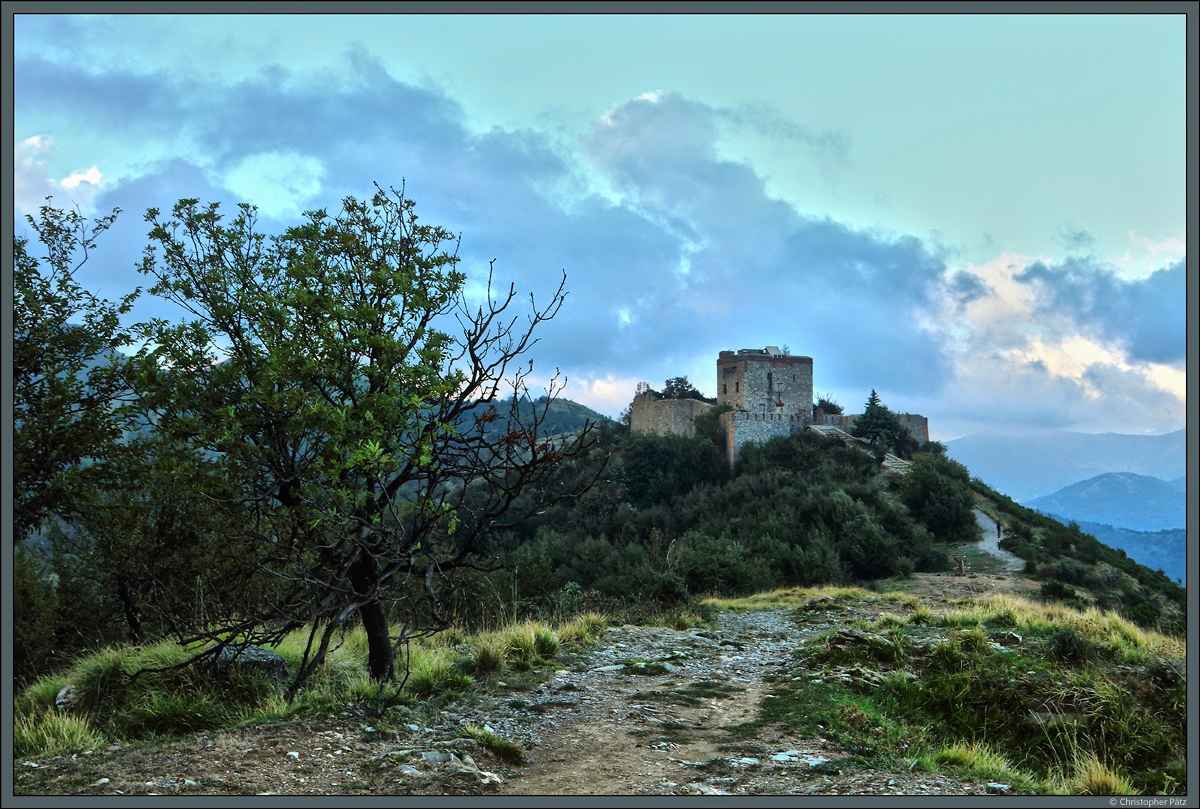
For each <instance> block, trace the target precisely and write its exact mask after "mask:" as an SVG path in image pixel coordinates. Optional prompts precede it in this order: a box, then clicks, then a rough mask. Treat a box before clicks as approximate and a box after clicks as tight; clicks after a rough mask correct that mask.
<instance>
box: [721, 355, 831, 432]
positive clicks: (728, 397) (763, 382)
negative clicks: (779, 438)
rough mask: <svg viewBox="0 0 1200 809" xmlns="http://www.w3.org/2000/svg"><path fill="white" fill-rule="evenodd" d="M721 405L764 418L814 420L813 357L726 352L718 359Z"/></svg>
mask: <svg viewBox="0 0 1200 809" xmlns="http://www.w3.org/2000/svg"><path fill="white" fill-rule="evenodd" d="M717 404H727V405H729V406H730V407H732V408H733V409H734V410H744V411H746V412H748V413H752V414H762V415H764V416H770V415H776V416H791V417H795V418H796V419H798V420H800V421H801V422H804V421H808V420H810V419H811V418H812V405H813V361H812V357H793V356H791V355H788V354H784V353H783V352H782V351H780V350H779V349H778V348H777V347H776V346H767V347H766V348H743V349H740V350H739V351H737V352H736V353H734V352H733V351H722V352H721V353H720V355H719V356H718V357H717Z"/></svg>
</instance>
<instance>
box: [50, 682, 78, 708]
mask: <svg viewBox="0 0 1200 809" xmlns="http://www.w3.org/2000/svg"><path fill="white" fill-rule="evenodd" d="M78 702H79V691H78V690H77V689H76V688H75V686H73V685H64V686H63V687H62V690H60V691H59V692H58V696H56V697H55V698H54V707H55V708H58V709H59V710H60V711H73V710H75V706H76V704H78Z"/></svg>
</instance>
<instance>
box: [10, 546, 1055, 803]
mask: <svg viewBox="0 0 1200 809" xmlns="http://www.w3.org/2000/svg"><path fill="white" fill-rule="evenodd" d="M993 531H994V529H993ZM1002 566H1003V563H1002V562H1001V561H1000V560H997V564H996V570H995V572H994V573H991V574H988V573H981V574H972V575H971V576H970V577H966V576H950V575H937V574H917V575H915V576H914V577H913V580H912V581H911V585H910V587H909V588H908V592H909V594H910V595H912V596H915V597H916V598H918V599H919V600H920V602H921V603H922V604H925V605H927V606H929V607H930V608H931V609H936V608H937V607H938V606H939V605H940V604H941V603H942V602H943V600H944V599H947V598H949V599H958V598H966V597H971V596H974V595H980V594H983V593H984V592H987V591H989V590H1000V589H1003V590H1021V589H1027V588H1033V587H1034V586H1035V585H1033V584H1032V582H1029V581H1027V580H1024V579H1021V578H1019V577H1013V576H1011V575H1007V574H1005V573H1004V571H1003V569H1002ZM885 609H887V607H885V606H882V605H881V604H880V603H879V602H878V601H871V600H861V601H849V602H848V603H843V604H839V605H838V609H831V610H824V609H814V610H810V611H804V612H798V611H797V610H795V609H767V610H758V611H744V612H738V611H726V612H722V613H720V614H719V615H718V616H717V619H716V625H715V626H714V627H713V628H709V629H699V628H696V629H689V630H683V631H680V630H674V629H667V628H647V627H635V626H625V627H613V628H610V629H608V630H607V631H606V634H605V635H604V636H603V637H602V638H601V640H600V642H599V643H598V644H597V645H596V646H594V647H593V648H591V649H590V650H588V651H587V652H586V653H584V654H581V655H577V656H573V657H567V658H566V659H565V663H566V667H565V668H562V669H560V670H558V671H557V672H556V673H555V674H554V676H552V677H551V678H550V679H548V680H546V681H544V682H542V683H540V684H538V685H535V686H533V687H527V686H526V687H518V686H516V685H510V684H508V683H505V682H503V681H501V682H497V683H495V685H494V687H493V688H492V689H491V690H490V691H489V692H488V693H486V694H484V695H483V696H482V697H481V698H480V699H478V700H477V701H476V702H475V703H474V704H472V705H471V706H470V707H467V708H463V709H461V711H462V712H449V711H447V712H442V713H440V714H438V715H437V716H436V717H431V716H423V717H422V716H420V715H418V714H416V713H413V714H410V716H409V717H408V718H407V719H403V720H401V721H400V722H397V721H395V720H393V721H392V722H390V723H389V724H388V726H387V727H386V728H382V727H381V728H377V727H375V725H374V724H373V723H372V721H371V719H370V718H369V717H368V716H367V715H366V714H365V713H363V712H361V711H356V710H348V711H346V712H344V713H343V714H342V715H341V716H339V717H335V718H332V719H321V720H313V721H290V722H287V723H282V724H275V725H264V726H258V727H251V728H244V729H239V730H235V731H224V732H213V733H205V734H199V735H197V736H194V737H191V738H187V739H183V740H171V741H158V742H147V743H138V744H130V745H126V746H118V745H113V746H112V747H111V748H109V749H107V750H100V751H92V752H90V753H85V754H78V755H74V756H69V757H57V758H54V759H49V760H46V761H25V762H20V761H18V762H15V770H16V774H15V785H14V787H15V792H16V794H18V795H22V794H24V795H32V794H74V795H114V794H115V795H122V794H123V795H147V794H160V795H185V794H190V795H200V794H209V795H212V794H217V795H237V794H241V795H262V794H279V795H284V794H286V795H363V794H423V795H438V794H499V795H603V794H615V795H696V794H714V795H717V794H733V795H755V794H757V795H767V794H789V795H813V794H840V795H846V794H855V795H872V794H874V795H879V794H884V795H886V794H891V795H977V794H988V793H989V792H990V793H995V792H998V791H1000V792H1002V791H1004V790H1005V789H1007V787H1006V786H1005V785H997V784H988V783H980V782H973V781H969V780H963V779H960V778H956V777H953V776H948V775H940V774H926V773H919V772H915V773H914V772H909V771H902V772H879V771H875V770H867V769H861V768H856V767H853V766H850V765H848V764H847V763H846V762H848V761H850V760H851V756H850V753H849V752H848V751H846V750H843V749H840V748H839V747H838V745H837V744H835V743H834V742H833V741H831V740H829V739H827V738H825V737H824V736H821V735H815V736H798V735H793V734H791V733H790V732H789V731H787V730H786V729H785V726H783V725H778V724H776V725H766V724H764V725H754V726H750V727H743V726H744V725H745V724H746V723H749V722H751V721H752V720H754V719H755V718H756V717H757V716H758V715H759V711H760V708H761V706H762V705H763V704H764V703H765V701H768V700H770V699H772V698H773V696H772V695H771V694H770V693H769V692H770V689H771V684H772V683H774V682H780V681H784V680H788V679H791V678H797V679H799V678H810V679H811V678H812V677H813V676H814V672H812V671H811V670H807V669H805V668H804V667H803V664H802V663H801V662H799V661H797V659H796V658H795V657H794V656H793V654H792V651H793V650H794V649H795V648H797V647H798V646H800V645H801V644H802V643H803V642H804V641H805V639H807V638H810V637H814V636H816V635H819V634H821V633H825V632H828V631H829V630H836V629H839V628H842V627H845V626H846V625H847V624H849V623H850V622H852V621H856V620H868V621H870V620H874V619H875V618H877V617H878V616H879V613H880V612H881V611H884V610H885ZM466 724H474V725H478V726H482V727H484V728H485V729H488V730H491V731H494V732H495V733H496V734H497V735H499V736H500V737H502V738H506V739H510V740H512V741H514V742H516V743H518V744H519V745H520V746H521V747H522V749H523V750H524V751H525V761H524V762H523V763H521V764H517V763H511V762H505V761H503V760H501V759H499V758H497V757H496V756H495V755H494V754H493V753H491V752H489V751H488V750H485V749H484V748H483V747H482V746H481V745H480V744H479V743H478V742H477V741H476V740H474V739H471V738H464V733H463V732H462V727H463V726H464V725H466Z"/></svg>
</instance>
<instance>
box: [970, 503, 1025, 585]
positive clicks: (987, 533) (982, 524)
mask: <svg viewBox="0 0 1200 809" xmlns="http://www.w3.org/2000/svg"><path fill="white" fill-rule="evenodd" d="M975 522H977V523H979V532H980V540H979V549H980V550H982V551H983V552H984V553H987V554H988V555H990V556H994V557H995V558H996V559H997V560H998V561H999V562H1000V564H1001V565H1002V567H1003V569H1004V570H1007V571H1010V572H1016V571H1018V570H1023V569H1024V568H1025V560H1023V559H1020V558H1018V557H1016V556H1013V555H1012V554H1011V553H1009V552H1008V551H1006V550H1004V548H1001V547H1000V530H999V527H998V526H997V525H996V521H995V520H993V519H992V518H991V517H989V516H988V515H986V514H984V513H983V512H982V511H980V510H979V509H975Z"/></svg>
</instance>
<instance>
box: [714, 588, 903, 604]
mask: <svg viewBox="0 0 1200 809" xmlns="http://www.w3.org/2000/svg"><path fill="white" fill-rule="evenodd" d="M814 598H817V599H819V598H833V599H858V600H862V601H876V600H882V601H899V600H902V599H903V598H904V596H902V595H900V594H897V593H883V594H880V593H872V592H870V591H869V590H864V589H862V588H861V587H835V586H831V585H826V586H822V587H785V588H780V589H777V590H771V591H769V592H765V593H755V594H753V595H748V596H744V597H742V598H706V599H704V603H705V604H711V605H712V606H714V607H717V608H719V609H724V610H766V609H786V608H789V607H802V606H804V605H805V604H807V603H808V602H809V601H810V600H812V599H814Z"/></svg>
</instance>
